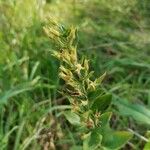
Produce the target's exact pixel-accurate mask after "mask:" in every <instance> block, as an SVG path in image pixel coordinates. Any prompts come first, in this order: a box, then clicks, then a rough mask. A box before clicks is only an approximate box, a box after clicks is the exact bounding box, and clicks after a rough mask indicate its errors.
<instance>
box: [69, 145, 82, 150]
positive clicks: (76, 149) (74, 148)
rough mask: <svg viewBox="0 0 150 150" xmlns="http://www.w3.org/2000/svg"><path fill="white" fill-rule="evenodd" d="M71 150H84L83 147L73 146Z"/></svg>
mask: <svg viewBox="0 0 150 150" xmlns="http://www.w3.org/2000/svg"><path fill="white" fill-rule="evenodd" d="M70 150H83V149H82V146H73V147H71V149H70Z"/></svg>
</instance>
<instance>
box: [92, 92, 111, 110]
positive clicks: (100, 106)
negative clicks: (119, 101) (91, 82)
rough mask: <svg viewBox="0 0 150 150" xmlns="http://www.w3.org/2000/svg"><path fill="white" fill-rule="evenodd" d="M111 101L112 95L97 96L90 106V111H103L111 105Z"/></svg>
mask: <svg viewBox="0 0 150 150" xmlns="http://www.w3.org/2000/svg"><path fill="white" fill-rule="evenodd" d="M111 99H112V95H111V94H105V95H103V96H99V97H97V98H96V99H95V100H94V102H93V105H92V107H91V108H92V110H94V111H96V110H97V111H101V112H103V111H105V110H106V109H107V108H108V107H109V105H110V103H111Z"/></svg>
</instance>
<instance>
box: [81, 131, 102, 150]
mask: <svg viewBox="0 0 150 150" xmlns="http://www.w3.org/2000/svg"><path fill="white" fill-rule="evenodd" d="M101 142H102V135H101V134H99V133H98V132H97V131H96V130H93V131H92V132H91V133H90V134H89V135H88V136H87V138H86V139H85V140H84V141H83V150H96V149H97V148H98V147H99V146H101Z"/></svg>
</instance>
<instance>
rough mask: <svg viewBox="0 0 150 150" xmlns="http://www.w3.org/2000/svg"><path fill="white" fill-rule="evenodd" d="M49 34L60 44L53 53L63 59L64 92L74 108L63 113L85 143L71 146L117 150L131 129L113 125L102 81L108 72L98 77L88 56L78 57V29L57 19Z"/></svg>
mask: <svg viewBox="0 0 150 150" xmlns="http://www.w3.org/2000/svg"><path fill="white" fill-rule="evenodd" d="M44 30H45V33H46V34H47V35H48V37H49V38H50V39H52V40H53V41H54V42H55V43H56V44H57V46H58V51H52V55H53V56H54V57H56V58H57V59H58V60H59V61H60V67H59V77H60V78H61V79H62V80H63V81H64V86H63V89H62V91H61V94H62V95H64V96H65V97H67V99H68V100H69V103H70V105H71V106H72V107H71V109H70V110H67V111H65V112H63V115H64V116H65V118H66V119H67V120H68V121H69V123H70V124H72V125H73V126H75V127H76V130H77V134H78V135H79V136H80V138H81V140H82V141H83V144H82V145H80V144H78V145H76V146H73V147H72V148H71V149H72V150H75V149H78V150H79V149H83V150H110V149H111V150H115V149H120V148H121V147H122V146H123V145H124V144H125V143H126V142H127V141H128V140H129V139H130V138H131V136H132V135H131V134H130V133H129V132H127V131H114V130H112V129H111V128H110V127H109V120H110V118H111V114H112V113H111V112H109V111H108V108H109V106H110V103H111V99H112V96H111V94H108V93H105V92H104V91H103V90H102V88H101V82H102V80H103V79H104V77H105V75H106V73H104V74H103V75H102V76H100V77H99V78H96V79H95V78H94V72H93V71H90V67H89V61H88V60H87V59H86V58H81V59H78V55H77V49H76V48H77V45H76V44H77V42H76V41H77V40H76V34H77V30H76V29H75V28H73V27H71V28H69V29H66V28H64V26H62V25H59V24H58V23H56V22H54V21H50V24H48V25H47V26H45V27H44Z"/></svg>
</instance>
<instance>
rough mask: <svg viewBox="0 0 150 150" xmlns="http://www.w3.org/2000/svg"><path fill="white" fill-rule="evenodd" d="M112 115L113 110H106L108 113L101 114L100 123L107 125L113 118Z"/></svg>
mask: <svg viewBox="0 0 150 150" xmlns="http://www.w3.org/2000/svg"><path fill="white" fill-rule="evenodd" d="M111 115H112V113H111V112H106V113H103V114H102V115H101V116H100V120H99V121H100V125H101V126H102V127H103V126H106V125H107V124H108V122H109V120H110V118H111Z"/></svg>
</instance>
